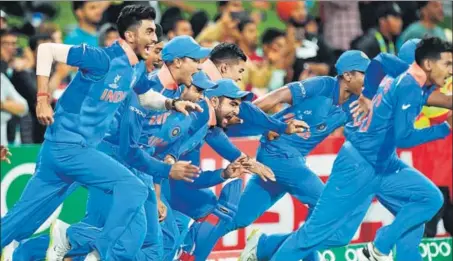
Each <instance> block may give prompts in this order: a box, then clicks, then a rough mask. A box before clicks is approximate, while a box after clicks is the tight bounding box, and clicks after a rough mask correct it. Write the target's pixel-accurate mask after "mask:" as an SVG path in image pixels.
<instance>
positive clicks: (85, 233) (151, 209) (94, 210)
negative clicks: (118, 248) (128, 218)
mask: <svg viewBox="0 0 453 261" xmlns="http://www.w3.org/2000/svg"><path fill="white" fill-rule="evenodd" d="M98 149H99V150H100V151H102V152H104V153H106V154H107V155H109V156H111V157H112V158H114V159H116V160H118V161H119V162H121V160H119V159H118V157H117V155H118V153H119V152H118V151H117V147H115V146H112V145H111V144H109V143H107V142H102V143H101V144H100V145H99V147H98ZM124 165H125V166H126V167H128V166H127V165H126V164H124ZM129 169H130V171H131V172H132V173H134V174H135V175H136V176H137V177H138V178H139V179H140V180H141V181H142V182H143V183H144V184H145V185H146V186H147V188H148V198H147V199H146V201H145V203H144V205H143V209H142V210H141V211H142V213H143V217H144V219H143V220H142V222H143V224H145V228H144V230H143V232H146V234H145V233H144V235H145V237H144V241H141V240H140V239H139V240H138V242H143V245H142V246H141V248H140V250H139V251H137V253H136V255H135V257H134V260H137V261H138V260H140V261H142V260H143V261H144V260H147V261H161V260H163V255H164V253H163V243H162V240H163V239H162V230H161V227H160V225H159V217H158V210H157V198H156V193H155V191H154V183H153V177H152V176H150V175H146V174H144V173H142V172H139V171H136V170H134V169H132V168H129ZM112 203H113V198H112V194H111V193H105V192H104V191H102V190H99V189H90V190H89V195H88V202H87V212H86V215H85V218H84V219H83V220H82V221H81V222H79V223H76V224H74V225H72V226H71V227H70V228H69V229H68V232H67V233H68V238H69V240H70V243H71V246H72V250H71V252H70V255H74V254H76V255H79V254H86V253H88V252H90V251H91V249H90V248H89V246H90V245H92V242H93V241H94V240H95V239H96V237H97V236H98V235H99V232H100V229H99V228H102V227H103V226H104V225H105V222H106V220H107V218H108V214H109V213H110V211H111V207H112ZM131 229H142V227H133V228H131ZM133 236H134V234H132V233H131V234H130V235H128V237H127V241H126V240H125V241H123V244H131V245H133V244H135V240H136V238H134V237H133Z"/></svg>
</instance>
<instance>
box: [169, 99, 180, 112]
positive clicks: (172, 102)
mask: <svg viewBox="0 0 453 261" xmlns="http://www.w3.org/2000/svg"><path fill="white" fill-rule="evenodd" d="M179 101H182V100H181V99H173V100H172V101H171V109H172V110H174V109H175V108H176V103H177V102H179Z"/></svg>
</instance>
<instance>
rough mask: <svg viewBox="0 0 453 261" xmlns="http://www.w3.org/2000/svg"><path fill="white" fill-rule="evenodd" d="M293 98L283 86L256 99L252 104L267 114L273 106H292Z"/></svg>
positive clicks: (286, 87)
mask: <svg viewBox="0 0 453 261" xmlns="http://www.w3.org/2000/svg"><path fill="white" fill-rule="evenodd" d="M292 101H293V97H292V95H291V91H290V89H289V88H288V86H283V87H281V88H279V89H277V90H274V91H272V92H270V93H268V94H266V95H264V96H262V97H260V98H258V99H256V100H255V101H254V102H253V104H255V105H256V106H257V107H258V108H260V109H261V110H263V111H264V112H269V111H270V110H271V109H272V108H274V107H275V106H277V105H279V104H281V103H287V104H292Z"/></svg>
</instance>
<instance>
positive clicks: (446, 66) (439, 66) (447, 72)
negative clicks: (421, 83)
mask: <svg viewBox="0 0 453 261" xmlns="http://www.w3.org/2000/svg"><path fill="white" fill-rule="evenodd" d="M452 57H453V56H452V53H450V52H445V53H441V55H440V59H439V60H436V61H427V62H426V63H425V66H427V68H428V70H429V69H430V71H429V73H428V80H429V81H430V82H431V83H433V84H435V85H436V86H438V87H441V86H443V85H444V84H445V81H446V80H447V79H448V77H451V76H452V59H453V58H452Z"/></svg>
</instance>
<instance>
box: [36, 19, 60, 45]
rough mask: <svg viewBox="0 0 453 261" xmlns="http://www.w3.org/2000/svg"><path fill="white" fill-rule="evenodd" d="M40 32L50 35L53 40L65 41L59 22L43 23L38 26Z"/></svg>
mask: <svg viewBox="0 0 453 261" xmlns="http://www.w3.org/2000/svg"><path fill="white" fill-rule="evenodd" d="M38 34H41V35H50V36H51V37H52V42H54V43H63V34H62V32H61V30H60V27H58V25H57V24H54V23H51V22H46V23H43V24H41V25H40V26H39V28H38Z"/></svg>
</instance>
